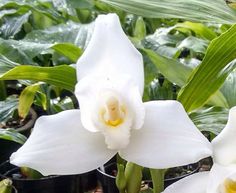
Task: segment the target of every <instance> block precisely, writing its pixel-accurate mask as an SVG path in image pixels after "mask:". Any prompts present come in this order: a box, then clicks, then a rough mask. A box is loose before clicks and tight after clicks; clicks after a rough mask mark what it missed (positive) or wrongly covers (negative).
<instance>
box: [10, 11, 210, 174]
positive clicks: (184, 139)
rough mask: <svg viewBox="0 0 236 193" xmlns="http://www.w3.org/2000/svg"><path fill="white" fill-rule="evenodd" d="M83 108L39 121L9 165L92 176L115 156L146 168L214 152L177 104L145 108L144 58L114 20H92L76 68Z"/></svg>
mask: <svg viewBox="0 0 236 193" xmlns="http://www.w3.org/2000/svg"><path fill="white" fill-rule="evenodd" d="M77 78H78V83H77V85H76V88H75V94H76V96H77V98H78V101H79V104H80V110H78V109H77V110H68V111H64V112H61V113H58V114H56V115H50V116H42V117H40V118H39V119H38V120H37V122H36V124H35V127H34V129H33V132H32V134H31V136H30V137H29V139H28V140H27V142H26V143H25V144H24V145H23V146H22V147H21V148H20V149H19V150H18V151H17V152H15V153H13V154H12V156H11V158H10V161H11V163H12V164H15V165H18V166H27V167H31V168H34V169H36V170H38V171H40V172H41V173H42V174H44V175H50V174H79V173H84V172H87V171H89V170H93V169H95V168H97V167H99V166H101V165H103V164H104V163H105V162H106V161H108V160H109V159H110V158H111V157H112V156H114V155H115V154H116V153H117V152H118V153H119V154H120V156H121V157H122V158H124V159H126V160H127V161H130V162H134V163H136V164H139V165H141V166H145V167H149V168H169V167H175V166H179V165H184V164H189V163H193V162H196V161H198V160H199V159H201V158H204V157H207V156H209V155H211V153H212V151H211V146H210V143H209V142H208V141H207V139H206V138H205V137H204V136H203V135H202V134H201V133H200V132H199V131H198V129H197V128H196V127H195V126H194V124H193V123H192V122H191V120H190V119H189V117H188V115H187V114H186V112H185V110H184V108H183V107H182V105H181V104H180V103H179V102H177V101H151V102H145V103H143V102H142V100H141V98H142V93H143V88H144V72H143V60H142V55H141V54H140V53H139V52H138V51H137V50H136V49H135V47H134V46H133V45H132V43H131V42H130V41H129V39H128V38H127V36H126V35H125V33H124V32H123V31H122V28H121V25H120V22H119V19H118V17H117V15H115V14H108V15H100V16H98V17H97V19H96V21H95V26H94V32H93V35H92V38H91V40H90V42H89V44H88V46H87V48H86V50H85V52H84V53H83V55H82V56H81V58H80V59H79V60H78V62H77Z"/></svg>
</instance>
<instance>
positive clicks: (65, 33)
mask: <svg viewBox="0 0 236 193" xmlns="http://www.w3.org/2000/svg"><path fill="white" fill-rule="evenodd" d="M93 25H94V23H93V22H92V23H90V24H79V23H75V22H72V21H69V22H67V23H66V24H60V25H56V26H52V27H50V28H47V29H45V30H34V31H32V32H31V33H28V34H27V35H26V37H25V38H24V41H26V42H35V43H39V44H57V43H72V44H74V45H76V46H78V47H80V48H84V47H85V46H86V45H87V44H88V41H89V40H90V38H91V36H92V32H93Z"/></svg>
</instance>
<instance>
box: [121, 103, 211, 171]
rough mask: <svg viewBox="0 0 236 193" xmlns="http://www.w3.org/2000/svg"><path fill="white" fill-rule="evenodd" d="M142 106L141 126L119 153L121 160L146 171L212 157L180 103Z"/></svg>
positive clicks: (206, 142) (207, 144)
mask: <svg viewBox="0 0 236 193" xmlns="http://www.w3.org/2000/svg"><path fill="white" fill-rule="evenodd" d="M144 104H145V108H146V116H145V120H144V125H143V127H142V128H141V129H140V130H134V131H133V132H132V133H131V139H130V144H129V145H128V146H127V148H126V149H125V150H122V151H121V152H120V155H121V156H122V157H123V158H124V159H126V160H127V161H131V162H134V163H136V164H139V165H141V166H145V167H149V168H169V167H175V166H180V165H186V164H189V163H193V162H196V161H199V160H200V159H201V158H204V157H207V156H209V155H211V153H212V150H211V144H210V142H208V140H207V139H206V138H205V137H204V136H203V135H202V134H201V132H200V131H199V130H198V129H197V128H196V127H195V125H194V124H193V123H192V121H191V120H190V118H189V117H188V116H187V114H186V112H185V110H184V108H183V106H182V105H181V104H180V103H179V102H177V101H151V102H147V103H144Z"/></svg>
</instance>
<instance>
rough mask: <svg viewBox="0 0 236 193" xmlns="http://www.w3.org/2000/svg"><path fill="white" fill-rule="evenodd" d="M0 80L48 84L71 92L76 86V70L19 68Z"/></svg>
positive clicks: (62, 66) (0, 76)
mask: <svg viewBox="0 0 236 193" xmlns="http://www.w3.org/2000/svg"><path fill="white" fill-rule="evenodd" d="M0 80H35V81H42V82H46V83H49V84H52V85H55V86H58V87H60V88H64V89H67V90H70V91H73V90H74V86H75V84H76V72H75V69H74V68H72V67H70V66H67V65H61V66H55V67H38V66H27V65H24V66H17V67H15V68H13V69H12V70H9V71H8V72H6V73H4V74H2V75H0Z"/></svg>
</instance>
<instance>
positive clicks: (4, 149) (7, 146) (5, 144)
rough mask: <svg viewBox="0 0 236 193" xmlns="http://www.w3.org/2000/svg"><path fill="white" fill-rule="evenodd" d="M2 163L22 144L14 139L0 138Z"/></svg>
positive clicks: (0, 161) (0, 160)
mask: <svg viewBox="0 0 236 193" xmlns="http://www.w3.org/2000/svg"><path fill="white" fill-rule="evenodd" d="M0 146H1V149H0V163H2V162H4V161H6V160H8V159H9V157H10V155H11V154H12V153H13V152H15V151H16V150H17V149H19V148H20V146H21V144H19V143H16V142H14V141H9V140H5V139H0Z"/></svg>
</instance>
